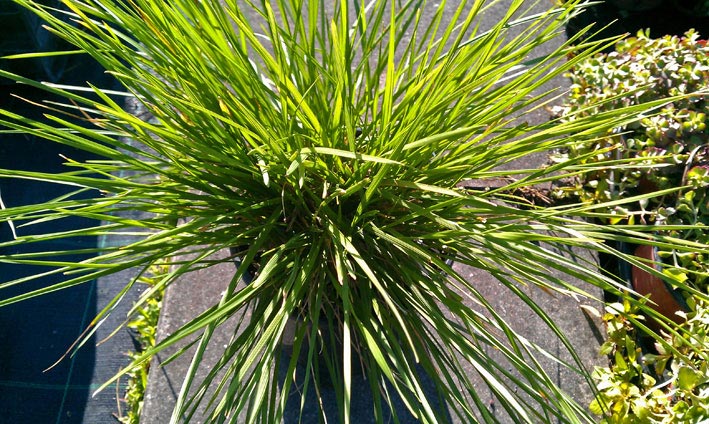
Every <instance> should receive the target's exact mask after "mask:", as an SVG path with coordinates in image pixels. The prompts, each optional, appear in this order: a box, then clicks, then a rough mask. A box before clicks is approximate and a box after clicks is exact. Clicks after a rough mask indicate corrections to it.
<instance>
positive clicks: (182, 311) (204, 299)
mask: <svg viewBox="0 0 709 424" xmlns="http://www.w3.org/2000/svg"><path fill="white" fill-rule="evenodd" d="M227 254H228V252H227V251H224V252H221V254H220V255H219V256H218V257H215V258H213V259H217V258H224V257H226V255H227ZM234 271H235V268H234V265H233V264H232V263H229V262H224V263H221V264H219V265H215V266H213V267H211V268H206V269H202V270H199V271H197V272H194V273H192V274H190V275H188V276H186V277H185V278H183V279H182V280H181V281H180V282H178V283H176V284H175V285H173V286H171V287H170V289H168V290H167V293H166V294H165V297H164V299H163V309H162V311H161V313H160V323H159V324H160V325H159V327H158V332H157V340H158V341H162V340H164V339H165V338H166V337H167V336H169V335H170V334H172V333H173V332H174V331H175V330H177V329H179V328H180V327H181V326H183V325H185V324H186V323H188V322H189V321H190V320H191V319H193V318H195V317H196V316H198V315H199V314H201V313H202V312H204V311H205V310H207V309H208V308H209V307H211V306H213V305H214V304H216V303H219V300H220V299H221V296H222V294H223V293H224V291H225V290H226V288H227V286H228V285H229V282H230V281H231V280H232V278H233V276H234ZM247 318H248V317H247ZM233 331H234V325H229V324H228V323H227V324H225V325H222V326H220V327H219V328H218V329H217V330H216V331H215V334H214V335H213V336H212V339H211V342H210V345H209V347H208V348H207V351H206V354H205V357H204V361H203V362H202V366H201V367H200V368H199V370H198V371H197V377H196V378H197V381H202V380H203V379H204V376H205V375H206V373H207V372H209V370H211V369H212V367H213V365H214V363H215V362H216V361H217V360H218V359H219V349H223V348H224V347H225V346H226V344H227V343H228V341H229V340H230V339H231V336H232V335H233ZM182 346H184V344H180V346H179V347H175V348H171V349H167V350H165V351H163V352H161V353H160V354H158V355H157V358H156V359H157V361H153V363H151V367H150V377H149V380H148V381H149V382H148V389H147V392H146V394H145V400H144V405H143V408H144V411H143V415H142V417H141V421H140V422H141V424H163V423H166V422H168V421H169V419H170V415H171V414H172V409H173V406H174V405H175V403H176V402H177V397H178V395H179V393H180V389H181V387H182V381H183V379H184V376H185V375H186V372H187V369H188V368H189V366H190V363H191V361H192V356H193V353H194V351H195V347H194V346H193V347H192V348H190V349H189V350H188V351H187V352H186V353H185V354H183V355H182V356H180V357H178V358H177V359H176V360H174V361H172V362H170V363H169V364H167V365H164V366H163V365H161V363H162V361H164V360H165V359H167V358H169V357H170V356H171V355H172V354H173V353H175V352H176V351H177V350H178V349H179V348H180V347H182ZM190 422H191V423H195V424H197V423H201V422H203V419H201V418H196V419H194V420H192V421H190Z"/></svg>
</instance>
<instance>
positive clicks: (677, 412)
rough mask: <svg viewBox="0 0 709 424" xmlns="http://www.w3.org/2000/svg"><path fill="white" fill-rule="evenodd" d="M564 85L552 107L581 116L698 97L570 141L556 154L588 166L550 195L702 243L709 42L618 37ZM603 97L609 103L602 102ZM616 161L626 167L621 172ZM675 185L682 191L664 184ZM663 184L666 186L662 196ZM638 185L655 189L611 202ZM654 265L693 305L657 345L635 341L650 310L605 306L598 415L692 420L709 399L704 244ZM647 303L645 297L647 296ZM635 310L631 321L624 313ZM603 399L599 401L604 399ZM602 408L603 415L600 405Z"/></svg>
mask: <svg viewBox="0 0 709 424" xmlns="http://www.w3.org/2000/svg"><path fill="white" fill-rule="evenodd" d="M570 75H571V78H572V82H573V85H572V92H571V96H570V97H569V100H568V102H567V103H566V104H565V105H564V106H562V107H560V108H558V109H557V111H558V112H559V113H560V114H561V115H562V116H565V115H570V116H571V119H577V117H578V114H577V113H576V112H580V113H582V114H594V113H599V112H602V111H604V110H608V109H609V108H614V107H623V106H626V105H629V104H638V103H640V102H643V101H649V100H652V99H661V98H665V97H667V96H672V95H676V94H680V93H690V92H694V93H698V94H697V95H694V96H692V97H689V98H683V99H681V100H679V101H672V102H668V103H667V104H665V105H663V106H662V107H661V109H660V110H659V111H658V112H655V113H652V114H649V115H640V116H639V119H637V121H635V122H632V123H629V124H628V125H625V126H622V127H618V128H616V129H614V131H612V132H611V133H608V134H606V135H605V136H602V137H599V138H598V139H596V140H590V141H585V142H581V143H576V144H572V145H570V146H569V148H568V149H567V150H565V151H564V152H562V154H560V155H558V156H557V157H556V160H557V161H560V162H564V161H566V160H569V159H571V160H576V159H578V158H583V159H582V162H583V167H587V169H591V172H589V173H582V174H579V175H578V176H574V177H572V178H571V184H569V185H567V186H561V187H559V189H558V191H557V193H556V195H557V196H558V197H559V198H569V197H572V198H575V199H580V200H581V201H582V202H586V203H593V204H601V203H604V202H611V203H609V207H608V208H607V210H606V211H607V212H608V213H610V214H611V216H610V217H606V218H607V219H608V222H610V223H612V224H617V223H620V222H630V223H641V224H644V225H652V226H653V227H654V228H655V230H656V231H657V232H658V233H659V234H664V235H666V236H668V237H673V238H682V239H686V240H693V241H698V242H701V243H706V242H707V240H709V231H708V230H707V228H708V227H707V225H708V224H709V214H707V212H709V211H708V210H707V208H708V207H709V197H707V189H708V188H709V179H707V174H708V172H709V144H708V141H709V130H708V129H707V122H709V121H707V113H708V112H709V103H708V102H707V89H709V83H708V81H709V49H707V47H706V42H705V41H704V40H700V39H699V35H698V34H697V33H696V32H695V31H689V32H687V33H686V34H685V36H684V37H681V38H680V37H671V36H665V37H662V38H658V39H651V38H650V37H649V35H648V34H647V33H646V32H640V33H638V34H637V37H631V38H628V39H625V40H622V41H620V42H618V43H617V44H616V51H615V52H613V53H610V54H607V55H606V54H603V55H596V56H594V57H592V58H590V59H589V60H586V61H585V62H583V63H581V64H579V65H578V66H577V67H575V68H574V70H573V71H572V72H571V73H570ZM608 99H612V100H611V102H610V103H609V102H607V101H606V100H608ZM619 164H629V165H630V166H627V167H623V168H618V167H617V165H619ZM673 187H681V190H677V191H672V192H669V193H667V192H665V191H666V190H667V189H670V188H673ZM663 192H664V193H663ZM643 193H663V194H662V195H661V196H657V197H655V198H653V199H646V198H639V199H638V201H637V202H633V203H625V204H623V205H618V204H614V203H613V202H614V201H616V200H619V199H624V198H633V197H634V196H638V195H642V194H643ZM658 256H659V259H660V261H661V267H662V272H663V273H664V274H665V275H666V276H667V277H668V281H680V282H681V283H682V285H681V290H680V291H679V294H680V295H681V296H682V297H683V298H684V299H685V300H686V302H687V303H688V305H689V307H690V311H688V314H687V318H688V319H687V321H686V322H685V323H684V324H681V325H680V326H679V327H675V326H670V327H666V330H667V333H665V334H664V339H663V341H662V342H658V343H656V344H655V346H654V348H647V347H646V348H644V349H641V348H640V347H639V345H638V343H637V342H638V340H640V339H641V338H642V337H645V335H644V334H645V332H646V331H647V327H646V326H645V325H646V318H647V313H643V312H641V311H639V310H638V308H637V306H633V305H630V304H629V303H628V302H627V301H626V302H625V303H624V304H623V305H620V304H614V305H610V306H609V307H608V311H609V312H608V313H607V314H606V316H605V318H604V320H605V321H606V322H607V328H608V333H609V340H608V342H607V343H606V344H605V345H604V346H603V348H602V349H601V351H602V353H604V354H608V355H610V358H611V361H612V365H611V366H610V367H608V368H601V369H597V370H596V371H595V372H594V378H595V380H596V382H597V388H598V389H599V391H600V392H601V396H599V397H598V398H597V399H596V400H595V401H594V402H593V404H592V410H594V412H596V413H598V414H603V415H604V422H609V423H620V422H622V423H626V422H627V423H635V422H637V423H640V422H643V423H645V422H668V423H669V422H672V423H674V422H698V421H699V420H701V419H706V418H707V417H709V410H708V409H707V406H708V405H709V403H707V395H708V394H709V392H707V388H706V382H707V381H708V380H707V377H708V376H707V370H706V360H707V358H708V355H707V353H708V350H707V349H709V344H707V339H706V337H705V334H706V324H707V321H706V307H705V304H706V303H705V301H704V300H702V299H705V298H706V294H707V292H708V290H707V289H708V288H709V284H708V280H707V277H708V276H709V261H708V260H707V255H706V250H696V251H689V252H678V251H675V250H673V249H666V248H660V249H659V252H658ZM651 301H652V299H649V300H648V302H651ZM630 317H633V318H634V319H629V318H630ZM604 404H607V409H605V410H604V409H603V408H602V406H604ZM606 412H607V413H606Z"/></svg>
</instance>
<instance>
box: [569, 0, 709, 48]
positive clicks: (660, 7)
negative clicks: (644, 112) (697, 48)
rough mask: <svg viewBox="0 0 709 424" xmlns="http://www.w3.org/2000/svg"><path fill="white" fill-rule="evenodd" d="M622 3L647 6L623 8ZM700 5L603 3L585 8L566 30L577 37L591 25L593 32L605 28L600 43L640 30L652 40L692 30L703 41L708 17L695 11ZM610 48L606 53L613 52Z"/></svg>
mask: <svg viewBox="0 0 709 424" xmlns="http://www.w3.org/2000/svg"><path fill="white" fill-rule="evenodd" d="M623 3H628V4H631V3H632V4H638V5H642V4H643V3H647V4H648V5H650V6H647V8H643V7H641V6H636V7H635V8H632V7H626V8H624V7H622V6H621V5H622V4H623ZM700 3H702V1H696V0H662V1H653V2H648V1H645V2H643V1H636V2H631V1H625V2H623V1H619V0H617V1H605V2H602V3H599V4H596V5H594V6H591V7H589V8H588V10H587V11H586V12H584V13H582V14H581V15H579V16H578V17H576V18H575V19H573V20H572V21H571V22H570V23H569V25H568V26H567V28H566V32H567V34H568V35H569V36H571V35H574V34H576V33H578V32H579V31H580V30H581V29H582V28H584V27H586V26H587V25H590V24H595V25H594V30H598V29H600V28H603V27H605V26H606V25H607V26H608V27H607V28H605V29H604V30H603V31H601V32H600V33H599V34H598V35H597V36H596V38H598V39H603V38H607V37H613V36H617V35H622V34H625V33H628V34H630V35H631V36H634V35H635V34H636V33H637V32H638V31H639V30H645V29H649V30H650V36H651V37H652V38H659V37H661V36H663V35H677V36H682V35H683V34H684V33H685V32H686V31H687V30H689V29H692V28H694V29H695V30H696V31H697V32H698V33H699V34H700V35H701V37H702V38H707V37H709V16H706V15H702V14H698V13H696V12H695V11H694V8H695V7H699V4H700ZM612 50H613V49H612V47H611V48H609V49H608V50H607V52H610V51H612Z"/></svg>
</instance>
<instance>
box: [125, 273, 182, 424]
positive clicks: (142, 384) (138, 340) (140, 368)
mask: <svg viewBox="0 0 709 424" xmlns="http://www.w3.org/2000/svg"><path fill="white" fill-rule="evenodd" d="M169 272H170V270H169V266H167V265H162V266H153V267H152V268H151V269H150V270H149V272H148V275H145V276H142V277H141V278H140V279H139V280H138V281H140V282H143V283H145V284H147V285H148V286H149V287H153V286H155V284H156V283H157V282H159V281H160V278H161V277H163V276H165V275H167V274H168V273H169ZM164 294H165V289H164V286H163V287H162V288H161V289H160V290H158V291H153V292H150V296H148V297H147V298H146V299H145V300H144V301H143V302H141V303H140V305H139V307H138V308H137V310H136V312H135V314H134V319H133V320H131V321H130V322H128V323H127V324H126V326H127V327H128V328H129V329H131V330H132V331H133V334H134V337H135V344H136V350H135V351H134V352H131V353H130V354H129V355H130V357H131V359H136V358H139V357H140V354H141V353H143V352H145V351H146V350H147V349H150V348H152V347H154V346H155V342H156V335H157V327H158V318H159V317H160V310H161V308H162V299H163V296H164ZM150 364H151V361H143V362H140V363H139V364H138V365H136V366H135V368H132V369H131V370H129V371H127V372H126V375H127V377H128V387H127V388H126V393H125V396H124V402H125V404H126V408H127V410H126V413H125V414H123V413H122V411H120V410H119V414H118V419H119V421H120V422H121V423H123V424H138V423H140V414H141V412H142V411H143V401H144V398H145V390H146V388H147V386H148V372H149V370H150Z"/></svg>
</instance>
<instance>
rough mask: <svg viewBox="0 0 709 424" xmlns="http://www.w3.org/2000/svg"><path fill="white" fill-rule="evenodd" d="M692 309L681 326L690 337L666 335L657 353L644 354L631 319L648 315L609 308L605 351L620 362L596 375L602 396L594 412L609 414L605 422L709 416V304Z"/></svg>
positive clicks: (693, 420)
mask: <svg viewBox="0 0 709 424" xmlns="http://www.w3.org/2000/svg"><path fill="white" fill-rule="evenodd" d="M691 306H692V308H691V309H692V310H691V311H690V313H689V314H688V315H687V321H686V322H685V323H683V324H681V327H683V328H682V329H683V330H686V334H688V335H689V336H688V337H687V338H684V337H681V336H679V335H674V336H666V337H665V339H664V340H663V341H664V343H658V344H657V353H656V354H649V353H646V354H643V352H642V349H641V348H640V347H639V346H638V345H637V344H636V342H635V340H636V336H637V329H636V326H635V325H634V324H633V323H632V320H630V319H629V317H630V316H633V317H634V318H635V319H643V318H642V315H638V312H639V311H638V310H637V308H636V307H633V306H632V305H631V304H630V303H628V302H625V303H624V304H612V305H609V307H608V308H607V310H608V312H607V313H606V315H605V316H604V318H603V319H604V322H606V324H607V328H608V341H607V342H606V343H605V344H604V345H603V347H602V350H601V351H602V353H605V354H609V355H611V356H612V357H613V358H614V361H613V364H612V365H611V366H610V367H605V368H596V370H595V371H594V373H593V377H594V380H595V381H596V387H597V388H598V390H599V392H600V395H599V396H598V397H597V398H596V399H595V400H594V401H593V402H592V404H591V410H592V411H594V412H595V413H597V414H598V415H603V419H602V421H601V422H603V423H696V422H702V421H703V420H706V419H707V417H709V370H708V368H709V367H708V366H707V360H706V359H707V355H708V354H709V338H708V335H709V333H708V331H709V309H707V306H706V302H704V301H700V302H699V303H696V304H695V303H692V305H691ZM667 368H669V369H667ZM658 376H660V377H661V378H662V381H658V379H657V377H658Z"/></svg>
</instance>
